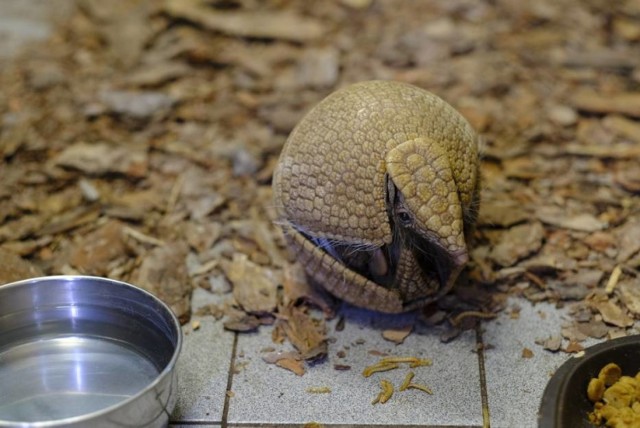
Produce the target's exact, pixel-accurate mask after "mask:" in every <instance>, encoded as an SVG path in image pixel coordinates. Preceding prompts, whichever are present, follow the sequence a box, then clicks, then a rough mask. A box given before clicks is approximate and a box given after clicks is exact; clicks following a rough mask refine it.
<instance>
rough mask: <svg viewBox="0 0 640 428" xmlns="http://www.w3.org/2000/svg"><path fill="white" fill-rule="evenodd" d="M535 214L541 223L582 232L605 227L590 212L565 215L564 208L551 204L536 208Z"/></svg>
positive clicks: (604, 224)
mask: <svg viewBox="0 0 640 428" xmlns="http://www.w3.org/2000/svg"><path fill="white" fill-rule="evenodd" d="M536 216H537V217H538V219H539V220H540V221H541V222H543V223H546V224H550V225H552V226H556V227H560V228H563V229H571V230H579V231H582V232H596V231H598V230H602V229H604V228H605V227H606V223H603V222H601V221H600V220H598V219H597V218H595V217H594V216H593V215H591V214H588V213H582V214H575V215H567V213H566V212H565V211H564V210H562V209H560V208H557V207H551V206H546V207H540V208H539V209H538V210H536Z"/></svg>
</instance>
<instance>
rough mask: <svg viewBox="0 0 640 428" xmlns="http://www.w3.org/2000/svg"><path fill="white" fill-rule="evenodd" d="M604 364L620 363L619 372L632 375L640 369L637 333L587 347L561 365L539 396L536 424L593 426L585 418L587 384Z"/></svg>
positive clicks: (568, 427)
mask: <svg viewBox="0 0 640 428" xmlns="http://www.w3.org/2000/svg"><path fill="white" fill-rule="evenodd" d="M608 363H616V364H617V365H618V366H620V368H621V369H622V374H623V375H627V376H635V375H636V373H638V372H639V371H640V335H635V336H627V337H623V338H620V339H614V340H610V341H607V342H603V343H599V344H597V345H594V346H590V347H588V348H587V349H585V354H584V356H583V357H580V358H570V359H569V360H567V361H566V362H565V363H564V364H563V365H561V366H560V368H559V369H558V370H556V372H555V374H554V375H553V377H552V378H551V380H550V381H549V383H548V384H547V387H546V388H545V390H544V394H543V395H542V402H541V404H540V411H539V413H538V426H539V427H541V428H542V427H544V428H581V427H584V428H593V427H594V425H593V424H592V423H590V422H589V418H588V414H589V412H591V411H592V410H593V403H592V402H591V401H589V399H588V398H587V386H588V385H589V381H590V380H591V378H593V377H598V373H599V372H600V369H601V368H602V367H604V366H605V365H606V364H608Z"/></svg>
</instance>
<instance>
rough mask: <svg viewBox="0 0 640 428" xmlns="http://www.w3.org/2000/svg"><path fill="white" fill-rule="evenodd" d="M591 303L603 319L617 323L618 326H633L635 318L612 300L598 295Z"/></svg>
mask: <svg viewBox="0 0 640 428" xmlns="http://www.w3.org/2000/svg"><path fill="white" fill-rule="evenodd" d="M590 305H591V306H592V307H593V308H594V309H595V310H597V311H598V312H600V315H602V319H603V321H604V322H606V323H607V324H611V325H615V326H616V327H631V326H632V325H633V319H632V318H630V317H629V316H628V315H627V314H626V313H625V312H624V310H623V309H622V308H620V306H618V305H617V304H616V303H614V302H613V301H611V300H608V299H606V298H602V297H601V296H596V297H594V298H593V299H592V300H591V301H590Z"/></svg>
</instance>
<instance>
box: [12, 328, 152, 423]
mask: <svg viewBox="0 0 640 428" xmlns="http://www.w3.org/2000/svg"><path fill="white" fill-rule="evenodd" d="M158 374H159V371H158V369H157V368H156V366H155V365H154V364H153V363H152V362H151V361H149V359H148V358H146V357H145V356H144V355H142V354H141V353H140V352H138V351H137V350H136V349H134V348H132V347H131V346H129V345H127V343H126V342H123V341H119V340H113V339H109V338H105V337H98V336H96V337H93V336H74V335H70V336H63V337H60V336H54V337H50V338H46V337H40V338H38V339H37V340H34V341H31V342H27V343H22V344H20V345H18V346H13V347H10V348H8V349H4V350H0V420H5V421H20V422H37V421H45V420H46V421H51V420H58V419H64V418H69V417H73V416H79V415H84V414H87V413H92V412H95V411H98V410H101V409H104V408H106V407H109V406H111V405H113V404H116V403H118V402H120V401H123V400H125V399H127V398H129V397H131V396H132V395H135V394H136V393H138V392H139V391H141V390H142V389H144V388H145V387H147V386H148V385H149V384H150V383H151V382H153V380H154V379H155V378H156V377H157V376H158Z"/></svg>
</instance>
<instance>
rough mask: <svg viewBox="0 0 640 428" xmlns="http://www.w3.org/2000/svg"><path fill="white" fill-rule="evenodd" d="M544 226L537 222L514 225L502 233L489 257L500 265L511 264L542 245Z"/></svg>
mask: <svg viewBox="0 0 640 428" xmlns="http://www.w3.org/2000/svg"><path fill="white" fill-rule="evenodd" d="M543 237H544V228H543V227H542V225H541V224H540V223H538V222H536V223H531V224H529V223H527V224H523V225H519V226H514V227H512V228H511V229H509V230H508V231H507V232H506V233H504V234H503V235H502V236H501V238H500V242H499V243H498V244H497V245H496V246H495V247H494V248H493V250H492V251H491V253H490V255H489V257H490V258H491V259H493V260H494V261H495V262H496V263H498V264H500V265H501V266H513V264H515V263H516V262H517V261H518V260H521V259H523V258H524V257H527V256H528V255H530V254H533V253H535V252H536V251H538V250H539V249H540V247H541V246H542V239H543Z"/></svg>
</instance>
